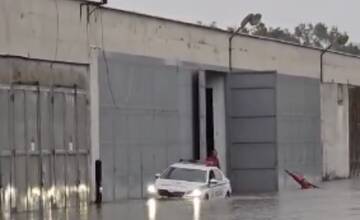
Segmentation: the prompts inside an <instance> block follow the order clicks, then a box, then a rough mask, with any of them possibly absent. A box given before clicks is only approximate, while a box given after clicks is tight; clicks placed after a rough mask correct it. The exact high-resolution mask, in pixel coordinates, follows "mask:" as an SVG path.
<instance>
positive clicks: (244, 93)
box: [226, 72, 277, 192]
mask: <svg viewBox="0 0 360 220" xmlns="http://www.w3.org/2000/svg"><path fill="white" fill-rule="evenodd" d="M275 85H276V74H275V73H274V72H247V73H232V74H229V75H228V76H227V80H226V87H227V127H228V130H227V133H228V158H229V159H230V160H229V161H230V162H229V164H228V166H229V169H230V172H229V173H230V177H231V180H232V186H233V189H234V192H264V191H275V190H276V189H277V174H276V173H277V171H276V154H277V152H276V120H275V119H276V117H275V115H276V102H275V96H276V94H275Z"/></svg>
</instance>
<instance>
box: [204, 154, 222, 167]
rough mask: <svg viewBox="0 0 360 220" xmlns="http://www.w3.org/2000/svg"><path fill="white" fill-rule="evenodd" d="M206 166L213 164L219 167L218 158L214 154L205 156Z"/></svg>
mask: <svg viewBox="0 0 360 220" xmlns="http://www.w3.org/2000/svg"><path fill="white" fill-rule="evenodd" d="M205 163H206V166H214V167H218V168H219V169H220V162H219V158H218V157H217V156H215V155H210V156H208V157H207V158H206V162H205Z"/></svg>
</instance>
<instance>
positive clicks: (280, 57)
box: [0, 0, 360, 85]
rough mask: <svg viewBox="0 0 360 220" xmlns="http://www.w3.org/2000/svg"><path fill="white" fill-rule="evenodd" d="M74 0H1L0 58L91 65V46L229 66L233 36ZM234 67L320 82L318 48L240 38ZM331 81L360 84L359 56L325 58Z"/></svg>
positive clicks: (327, 74) (235, 49)
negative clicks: (92, 7)
mask: <svg viewBox="0 0 360 220" xmlns="http://www.w3.org/2000/svg"><path fill="white" fill-rule="evenodd" d="M80 3H81V2H80V1H74V0H61V1H60V0H58V1H55V0H32V1H28V0H2V1H1V2H0V12H1V13H0V16H1V19H0V33H1V34H0V54H12V55H19V56H25V57H29V58H43V59H53V60H62V61H71V62H84V63H88V62H91V59H90V46H97V47H101V48H104V49H105V50H107V51H109V50H111V51H114V52H122V53H128V54H136V55H144V56H150V57H158V58H164V59H168V60H181V61H190V62H193V63H199V64H207V65H214V66H222V67H227V64H228V37H229V33H227V32H224V31H219V30H212V29H209V28H203V27H199V26H196V25H189V24H185V23H180V22H173V21H170V20H166V19H159V18H154V17H150V16H144V15H138V14H134V13H129V12H123V11H119V10H111V9H106V8H101V9H97V10H95V11H94V12H93V13H92V14H91V16H90V20H89V21H87V14H86V7H83V8H82V10H80V9H81V8H80ZM233 53H234V54H233V58H234V60H233V64H234V68H239V69H252V70H269V69H270V70H277V71H278V72H282V73H286V74H287V75H296V76H304V77H311V78H319V63H320V51H319V50H314V49H308V48H303V47H299V46H294V45H290V44H285V43H281V42H275V41H271V40H261V39H258V38H253V37H247V36H239V37H235V38H234V42H233ZM324 63H325V67H324V71H325V72H324V78H325V80H326V81H334V82H344V81H345V82H347V81H349V82H350V83H351V84H354V85H359V84H360V77H359V74H358V69H360V59H358V58H355V57H349V56H342V55H339V54H327V55H326V56H325V59H324Z"/></svg>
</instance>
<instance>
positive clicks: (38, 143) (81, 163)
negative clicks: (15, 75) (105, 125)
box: [0, 84, 90, 211]
mask: <svg viewBox="0 0 360 220" xmlns="http://www.w3.org/2000/svg"><path fill="white" fill-rule="evenodd" d="M0 105H1V108H0V153H1V154H0V184H1V198H0V199H1V200H0V203H1V210H3V211H10V210H12V211H30V210H43V209H46V208H50V207H58V208H62V207H68V206H75V205H78V204H86V203H87V201H88V195H89V187H88V185H89V184H88V183H89V176H88V167H89V166H88V160H89V149H90V142H89V120H88V118H89V114H88V104H87V97H86V93H85V92H84V91H81V90H79V89H77V87H76V86H74V88H62V87H53V88H40V87H39V86H37V85H36V84H33V85H30V84H28V85H20V84H17V85H12V86H10V87H9V86H8V87H6V86H3V87H1V88H0Z"/></svg>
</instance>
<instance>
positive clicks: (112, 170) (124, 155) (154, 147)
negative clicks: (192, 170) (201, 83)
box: [99, 53, 193, 201]
mask: <svg viewBox="0 0 360 220" xmlns="http://www.w3.org/2000/svg"><path fill="white" fill-rule="evenodd" d="M106 58H107V59H106V62H105V60H104V57H100V58H99V72H100V86H99V87H100V158H101V160H102V161H103V198H104V200H105V201H112V200H120V199H126V198H140V197H142V196H145V195H146V187H147V184H150V183H152V182H153V180H154V175H155V173H159V172H161V171H163V170H164V169H165V168H167V166H168V165H170V164H172V163H174V162H177V161H178V160H179V159H181V158H184V159H191V158H192V153H193V138H192V134H193V130H192V128H193V122H192V117H193V116H192V72H191V71H190V70H187V69H183V68H181V66H179V67H177V66H172V65H167V64H166V63H164V61H163V60H159V59H151V58H144V57H139V56H128V55H124V54H117V53H107V54H106ZM111 93H112V94H111ZM112 96H113V97H112Z"/></svg>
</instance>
